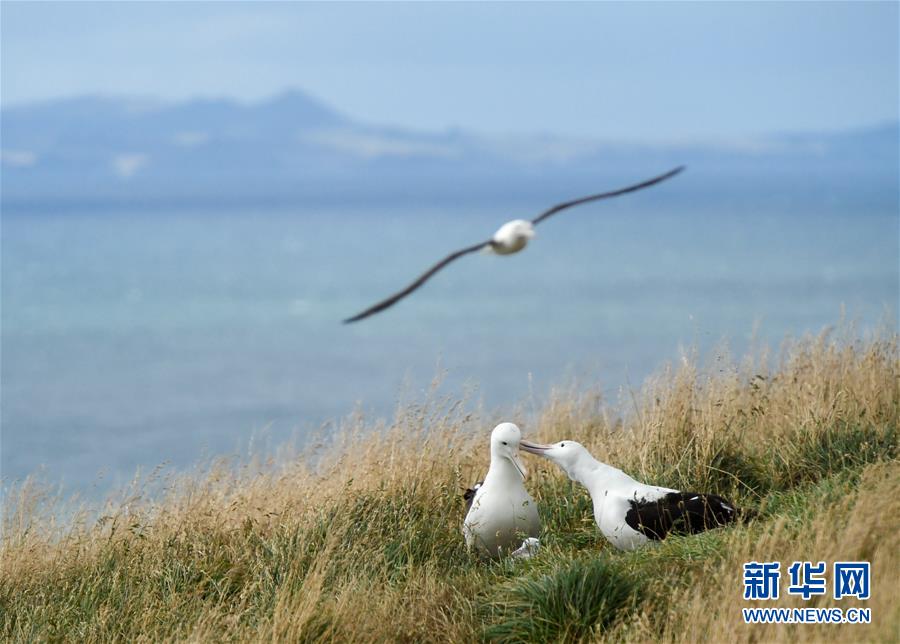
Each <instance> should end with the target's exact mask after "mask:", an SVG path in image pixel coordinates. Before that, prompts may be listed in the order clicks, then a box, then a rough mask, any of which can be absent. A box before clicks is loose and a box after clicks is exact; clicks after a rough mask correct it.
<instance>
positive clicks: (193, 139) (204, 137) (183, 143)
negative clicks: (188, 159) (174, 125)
mask: <svg viewBox="0 0 900 644" xmlns="http://www.w3.org/2000/svg"><path fill="white" fill-rule="evenodd" d="M207 141H209V132H198V131H188V132H178V133H176V134H175V136H173V137H172V143H174V144H175V145H178V146H180V147H183V148H195V147H197V146H198V145H203V144H204V143H206V142H207Z"/></svg>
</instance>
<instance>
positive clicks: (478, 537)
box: [463, 423, 541, 557]
mask: <svg viewBox="0 0 900 644" xmlns="http://www.w3.org/2000/svg"><path fill="white" fill-rule="evenodd" d="M521 438H522V434H521V432H520V431H519V428H518V427H516V426H515V425H514V424H512V423H500V424H499V425H497V426H496V427H495V428H494V431H492V432H491V465H490V467H489V468H488V473H487V476H485V477H484V481H482V482H481V483H476V484H475V486H474V488H473V489H472V490H466V494H465V495H464V497H465V499H466V501H468V502H469V511H468V513H467V514H466V518H465V520H464V521H463V535H464V536H465V538H466V545H467V546H468V547H469V548H470V549H475V550H476V551H478V552H480V553H482V554H486V555H488V556H491V557H499V556H502V555H515V556H524V557H528V556H531V555H532V554H534V551H535V550H536V548H537V537H538V535H539V534H540V532H541V522H540V519H539V518H538V512H537V505H536V504H535V502H534V499H532V498H531V495H530V494H528V490H526V489H525V485H524V484H523V481H524V480H525V467H524V466H523V465H522V463H521V461H519V441H520V440H521Z"/></svg>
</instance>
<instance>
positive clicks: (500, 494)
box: [463, 423, 747, 557]
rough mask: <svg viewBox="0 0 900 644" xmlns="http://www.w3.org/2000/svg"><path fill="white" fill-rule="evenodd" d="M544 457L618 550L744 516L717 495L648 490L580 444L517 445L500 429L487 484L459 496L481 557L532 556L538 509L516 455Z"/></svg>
mask: <svg viewBox="0 0 900 644" xmlns="http://www.w3.org/2000/svg"><path fill="white" fill-rule="evenodd" d="M520 447H521V448H522V449H523V450H525V451H526V452H529V453H531V454H536V455H538V456H543V457H544V458H546V459H548V460H550V461H552V462H554V463H556V464H557V465H558V466H559V467H561V468H562V469H563V470H564V471H565V472H566V474H567V475H568V476H569V478H570V479H572V480H573V481H576V482H577V483H580V484H581V485H583V486H584V487H586V488H587V490H588V492H589V493H590V495H591V501H592V502H593V506H594V520H595V521H596V523H597V527H598V528H600V532H602V533H603V536H605V537H606V538H607V539H608V540H609V542H610V543H611V544H612V545H613V546H615V547H616V548H618V549H619V550H635V549H637V548H639V547H641V546H644V545H646V544H648V543H652V542H655V541H659V540H661V539H664V538H665V537H666V536H668V535H669V534H694V533H698V532H703V531H704V530H707V529H710V528H716V527H719V526H722V525H727V524H729V523H733V522H734V521H736V520H738V519H739V518H741V517H742V515H744V516H746V515H747V513H745V512H742V511H741V510H738V509H737V508H736V507H735V506H734V505H733V504H731V503H729V502H728V501H726V500H725V499H723V498H722V497H720V496H717V495H715V494H699V493H697V492H681V491H679V490H673V489H671V488H665V487H658V486H655V485H645V484H644V483H640V482H638V481H636V480H634V479H633V478H631V477H630V476H628V475H627V474H625V472H623V471H622V470H619V469H616V468H615V467H612V466H610V465H607V464H605V463H601V462H600V461H598V460H597V459H595V458H594V457H593V456H591V453H590V452H588V450H587V449H585V448H584V447H583V446H582V445H581V444H579V443H576V442H575V441H570V440H564V441H560V442H558V443H554V444H552V445H543V444H539V443H532V442H530V441H526V440H522V435H521V432H520V431H519V428H518V427H516V426H515V425H514V424H512V423H501V424H500V425H497V427H495V428H494V431H493V432H491V464H490V467H489V469H488V473H487V476H485V478H484V481H482V482H481V483H477V484H476V485H475V486H474V488H473V489H471V490H466V493H465V494H464V495H463V496H464V498H465V499H466V501H467V502H468V504H469V509H468V513H467V514H466V518H465V521H464V522H463V535H464V536H465V539H466V545H467V546H468V547H469V548H472V549H475V550H477V551H479V552H481V553H482V554H486V555H488V556H491V557H499V556H502V555H506V554H511V555H513V556H526V557H527V556H530V555H532V554H534V552H535V551H536V549H537V545H538V541H537V538H538V537H539V535H540V531H541V525H540V519H539V518H538V512H537V505H536V504H535V502H534V499H532V498H531V495H530V494H528V491H527V490H526V489H525V486H524V485H523V481H524V480H525V474H526V470H525V467H524V466H523V465H522V462H521V461H520V460H519V454H518V452H519V448H520Z"/></svg>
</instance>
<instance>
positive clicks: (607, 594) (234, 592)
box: [0, 330, 900, 642]
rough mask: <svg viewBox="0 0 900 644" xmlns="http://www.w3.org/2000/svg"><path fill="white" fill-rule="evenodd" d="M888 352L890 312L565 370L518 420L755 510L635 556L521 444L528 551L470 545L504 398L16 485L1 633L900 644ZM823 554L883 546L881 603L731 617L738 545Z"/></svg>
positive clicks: (777, 555) (892, 337) (897, 365)
mask: <svg viewBox="0 0 900 644" xmlns="http://www.w3.org/2000/svg"><path fill="white" fill-rule="evenodd" d="M898 358H900V354H898V345H897V336H896V333H895V332H894V331H892V330H891V331H885V332H882V333H880V334H877V335H875V336H871V337H868V338H865V339H858V338H856V337H855V336H854V335H853V333H852V331H845V332H843V333H841V334H838V335H833V334H827V333H826V334H822V335H820V336H818V337H810V338H805V339H801V340H796V341H792V342H790V343H787V344H786V345H785V346H784V347H783V348H782V350H781V351H780V352H779V353H778V354H777V355H775V356H768V355H766V353H765V352H757V353H756V354H754V355H752V356H750V357H748V358H746V359H744V360H742V361H739V362H733V361H730V360H727V359H719V360H716V361H713V362H712V363H711V364H710V365H709V366H707V367H701V366H698V364H697V361H696V360H687V359H686V360H685V361H684V362H683V363H682V364H680V365H677V366H675V367H670V368H666V369H664V370H663V371H661V372H660V373H659V374H658V375H657V376H656V377H655V378H653V379H651V380H650V381H648V382H647V383H646V385H645V386H644V387H643V388H642V389H641V391H640V392H636V393H634V394H633V395H631V394H630V393H629V392H625V394H624V396H623V399H622V401H620V402H615V403H610V402H608V401H604V400H602V399H599V398H598V397H597V396H595V395H592V394H591V393H584V392H581V393H579V392H571V391H565V392H561V393H558V394H556V395H554V396H553V398H552V400H551V401H550V402H549V403H548V404H547V405H546V407H545V408H544V409H543V410H541V411H540V412H539V413H538V414H537V415H536V416H535V417H533V419H532V421H531V422H528V419H527V418H524V419H523V418H519V417H514V418H510V420H514V421H516V422H518V423H519V424H520V426H522V428H523V431H524V432H525V434H526V435H527V436H529V437H532V438H536V439H538V440H559V439H561V438H569V439H574V440H579V441H581V442H582V443H584V444H585V445H586V446H587V447H588V448H589V449H590V450H591V451H592V452H593V453H594V454H595V455H596V456H597V457H598V458H600V459H602V460H606V461H608V462H610V463H614V464H616V465H617V466H619V467H622V468H623V469H625V470H626V471H628V472H629V473H631V474H632V475H634V476H636V477H637V478H640V479H643V480H647V481H649V482H653V483H656V484H660V485H666V486H670V487H677V488H682V489H696V490H703V491H708V492H715V493H719V494H722V495H724V496H727V497H729V498H732V499H734V500H735V501H736V502H737V503H739V504H742V505H746V506H749V507H753V508H756V509H758V510H759V511H760V517H759V519H758V520H756V521H754V522H753V523H751V524H749V525H744V526H736V527H730V528H727V529H721V530H716V531H712V532H709V533H706V534H703V535H698V536H694V537H684V538H674V539H671V540H667V541H666V542H665V543H664V544H662V546H660V547H659V548H650V549H646V550H642V551H639V552H637V553H619V552H616V551H613V550H612V549H611V548H610V547H609V546H608V545H607V544H606V543H605V542H604V540H603V539H602V537H601V536H600V535H599V533H598V531H597V529H596V526H595V525H594V523H593V517H592V515H591V509H590V502H589V499H588V497H587V495H586V494H585V493H584V491H583V490H581V489H579V488H578V487H576V486H575V485H574V484H572V483H571V482H570V481H568V480H567V479H565V478H564V477H563V476H561V475H560V473H559V472H558V471H556V470H555V469H553V468H552V467H550V466H549V464H547V463H545V462H543V461H537V460H534V459H532V460H531V461H529V463H530V465H531V470H532V474H531V476H530V477H529V481H528V482H527V486H528V487H529V488H530V490H531V491H532V494H533V495H534V497H535V498H536V500H537V501H538V503H539V505H540V510H541V514H542V520H543V523H544V535H543V539H542V541H543V544H544V547H543V548H542V551H541V553H540V555H539V556H538V557H536V558H534V559H532V560H530V561H526V562H511V561H500V562H495V563H486V562H483V561H480V560H477V559H475V558H473V557H471V556H470V555H469V554H468V553H467V552H466V550H465V548H464V545H463V542H462V538H461V534H460V531H459V527H460V523H461V521H462V517H463V512H464V509H463V505H462V502H461V499H460V497H459V494H460V492H461V491H462V489H463V488H464V487H465V486H466V485H469V484H470V483H471V482H473V481H474V480H477V478H478V477H479V476H481V475H483V473H484V470H485V468H486V465H487V453H486V451H487V450H486V443H487V436H488V433H489V431H490V429H491V428H492V427H493V425H494V424H495V422H496V421H498V420H500V418H493V417H492V418H486V417H483V416H477V415H474V414H472V413H470V412H468V411H467V410H466V405H464V404H462V403H460V402H456V401H452V400H446V399H445V400H440V399H435V400H432V401H431V402H428V403H425V404H421V405H412V406H409V407H408V408H406V409H404V410H402V412H400V413H398V415H397V417H396V418H395V419H394V421H393V422H391V423H386V424H382V425H377V426H374V427H372V426H366V425H365V424H364V423H362V422H361V421H358V420H356V421H354V420H350V421H348V422H346V423H345V426H344V428H343V429H342V430H341V431H340V433H339V435H338V436H337V437H336V438H335V439H334V442H333V444H332V445H331V446H330V447H329V448H328V449H326V450H319V451H318V452H317V454H316V458H315V459H312V458H295V459H291V460H290V461H289V462H287V463H284V462H282V463H265V462H262V463H256V462H252V461H251V462H248V463H245V464H243V465H242V466H240V467H237V466H235V465H234V464H233V463H220V464H216V465H213V466H210V467H209V468H207V469H206V470H205V471H202V472H195V473H193V474H189V475H184V476H182V477H181V478H179V479H177V480H174V481H171V482H170V483H169V485H168V490H167V492H166V493H165V494H164V495H161V496H155V497H150V498H145V497H144V496H142V495H141V488H140V486H137V487H135V488H134V489H132V490H129V491H127V492H126V493H125V494H123V496H122V498H121V499H120V500H119V501H117V502H115V503H111V504H109V506H108V507H106V508H104V510H103V511H102V512H101V513H100V514H99V518H98V514H96V513H93V512H87V511H85V512H81V513H78V512H75V513H74V515H73V516H74V518H71V519H67V520H66V521H60V520H59V519H58V518H57V517H59V516H61V515H62V514H64V513H63V512H61V508H60V506H59V504H60V503H62V504H63V508H65V505H64V504H65V503H66V502H61V501H58V500H54V499H53V497H52V496H51V495H48V494H47V493H46V492H45V491H43V490H42V489H41V488H40V486H39V485H37V484H34V483H29V484H26V485H24V486H22V487H21V488H19V489H18V490H16V491H15V492H14V494H12V495H10V496H9V498H8V503H7V504H6V506H5V507H4V510H3V512H4V513H3V541H2V547H0V629H2V631H0V632H2V635H3V637H4V638H5V639H9V640H13V641H20V640H79V641H82V640H83V641H100V640H104V641H106V640H128V641H160V640H192V641H193V640H202V641H220V640H233V641H244V640H272V639H275V640H279V641H308V640H322V639H329V640H342V641H346V640H352V641H385V640H394V641H454V642H457V641H473V640H482V639H492V640H503V641H520V640H535V641H536V640H554V639H556V640H591V639H594V640H608V641H646V640H664V641H698V640H708V641H724V640H726V639H727V640H735V641H768V640H784V639H800V640H820V639H834V638H852V639H863V640H870V641H894V638H895V637H896V635H897V629H898V627H900V615H898V608H897V606H898V602H897V600H896V599H895V596H894V594H893V593H891V592H889V590H888V589H889V587H890V585H891V583H892V581H893V579H895V578H896V577H897V574H898V573H900V569H898V559H897V552H900V541H898V536H897V535H898V530H897V528H898V519H897V517H898V509H900V507H898V502H900V501H898V499H900V496H898V492H900V490H898V487H900V470H898V467H897V460H896V459H897V428H898V420H900V359H898ZM311 463H314V465H312V464H311ZM69 514H70V515H72V513H69ZM835 558H843V559H855V558H859V559H866V560H871V561H872V563H873V567H874V570H873V579H874V583H875V586H874V591H873V597H872V599H871V600H870V601H869V602H868V605H869V606H870V607H871V608H872V611H873V624H871V625H868V626H852V627H851V626H818V627H811V626H803V627H799V626H798V627H784V626H781V627H775V626H773V627H762V626H747V625H744V624H743V622H742V621H741V617H740V608H741V607H742V606H746V605H747V603H746V602H743V601H742V599H741V595H740V593H741V592H742V589H743V587H742V583H741V574H742V564H743V562H745V561H749V560H751V559H756V560H777V561H782V562H784V563H783V567H786V566H787V565H788V564H789V562H790V561H794V560H795V559H797V560H801V559H808V560H814V561H818V560H826V559H827V560H829V561H830V560H833V559H835ZM794 603H796V602H794ZM818 604H821V605H833V603H829V602H828V601H827V600H818ZM818 604H817V603H816V601H814V600H811V601H810V603H809V604H808V605H810V606H814V605H818ZM778 605H791V602H788V601H786V602H784V603H780V604H778Z"/></svg>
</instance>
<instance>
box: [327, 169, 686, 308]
mask: <svg viewBox="0 0 900 644" xmlns="http://www.w3.org/2000/svg"><path fill="white" fill-rule="evenodd" d="M682 170H684V166H679V167H677V168H675V169H673V170H670V171H669V172H666V173H665V174H661V175H659V176H658V177H653V178H652V179H647V180H646V181H642V182H640V183H636V184H633V185H630V186H626V187H624V188H619V189H617V190H612V191H610V192H601V193H599V194H596V195H589V196H587V197H580V198H578V199H572V200H571V201H565V202H563V203H561V204H557V205H555V206H553V207H552V208H549V209H547V210H545V211H544V212H542V213H541V214H540V215H538V216H537V217H535V218H534V219H532V220H531V221H529V220H527V219H513V220H512V221H508V222H506V223H505V224H503V225H502V226H500V228H499V229H498V230H497V232H495V233H494V235H493V237H491V238H490V239H488V240H487V241H483V242H479V243H477V244H473V245H472V246H468V247H466V248H462V249H460V250H457V251H454V252H452V253H450V254H449V255H447V256H446V257H445V258H444V259H442V260H441V261H439V262H438V263H437V264H435V265H434V266H432V267H431V268H429V269H428V270H427V271H425V272H424V273H423V274H422V275H420V276H419V277H418V278H416V280H415V281H414V282H412V283H411V284H410V285H409V286H407V287H406V288H405V289H403V290H402V291H398V292H396V293H394V294H393V295H391V296H390V297H387V298H385V299H384V300H382V301H380V302H378V303H377V304H373V305H372V306H370V307H369V308H367V309H366V310H365V311H363V312H362V313H357V314H356V315H354V316H353V317H350V318H347V319H346V320H344V323H345V324H348V323H350V322H358V321H359V320H362V319H364V318H367V317H369V316H370V315H374V314H375V313H378V312H380V311H383V310H385V309H386V308H389V307H391V306H393V305H394V304H396V303H397V302H399V301H400V300H402V299H403V298H404V297H406V296H407V295H409V294H410V293H412V292H413V291H415V290H416V289H417V288H419V287H420V286H422V284H424V283H425V282H427V281H428V280H429V279H431V277H432V276H433V275H434V274H435V273H437V272H438V271H439V270H441V269H442V268H444V267H445V266H446V265H447V264H449V263H450V262H452V261H454V260H457V259H459V258H460V257H462V256H463V255H468V254H470V253H475V252H477V251H480V250H487V251H490V252H492V253H495V254H497V255H512V254H513V253H518V252H519V251H520V250H522V249H523V248H525V246H527V245H528V241H529V240H530V239H532V238H533V237H534V227H535V226H537V225H538V224H539V223H541V222H542V221H544V220H545V219H547V218H548V217H551V216H553V215H555V214H556V213H558V212H560V211H562V210H565V209H566V208H571V207H572V206H578V205H581V204H583V203H588V202H589V201H597V200H598V199H607V198H609V197H617V196H619V195H624V194H627V193H629V192H635V191H637V190H642V189H643V188H649V187H650V186H652V185H654V184H657V183H659V182H660V181H665V180H666V179H668V178H669V177H674V176H675V175H676V174H678V173H679V172H681V171H682Z"/></svg>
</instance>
